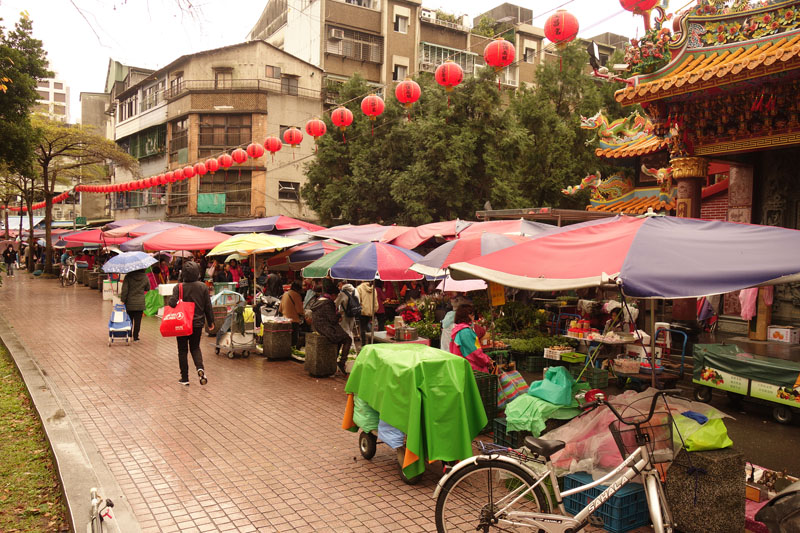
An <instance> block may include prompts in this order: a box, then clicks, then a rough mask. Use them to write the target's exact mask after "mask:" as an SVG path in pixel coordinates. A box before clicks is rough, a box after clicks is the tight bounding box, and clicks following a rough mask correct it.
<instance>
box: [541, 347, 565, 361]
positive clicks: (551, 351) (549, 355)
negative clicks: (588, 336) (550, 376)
mask: <svg viewBox="0 0 800 533" xmlns="http://www.w3.org/2000/svg"><path fill="white" fill-rule="evenodd" d="M570 351H571V349H570V348H561V347H558V346H552V347H550V348H545V349H544V358H545V359H553V360H555V361H560V360H561V354H564V353H569V352H570Z"/></svg>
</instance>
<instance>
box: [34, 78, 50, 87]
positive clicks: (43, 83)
mask: <svg viewBox="0 0 800 533" xmlns="http://www.w3.org/2000/svg"><path fill="white" fill-rule="evenodd" d="M36 86H37V87H44V88H45V89H47V88H49V87H50V82H49V81H47V80H39V82H38V83H37V84H36Z"/></svg>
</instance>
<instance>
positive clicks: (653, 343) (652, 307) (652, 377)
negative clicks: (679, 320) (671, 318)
mask: <svg viewBox="0 0 800 533" xmlns="http://www.w3.org/2000/svg"><path fill="white" fill-rule="evenodd" d="M650 331H652V332H653V334H652V335H651V336H650V385H651V386H652V387H653V388H654V389H655V388H657V387H656V301H655V300H650Z"/></svg>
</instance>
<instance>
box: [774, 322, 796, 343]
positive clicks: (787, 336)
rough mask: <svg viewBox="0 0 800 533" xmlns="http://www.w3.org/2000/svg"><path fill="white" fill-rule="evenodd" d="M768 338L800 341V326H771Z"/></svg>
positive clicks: (787, 341) (792, 341) (781, 340)
mask: <svg viewBox="0 0 800 533" xmlns="http://www.w3.org/2000/svg"><path fill="white" fill-rule="evenodd" d="M767 340H769V341H776V342H786V343H790V344H797V343H798V342H800V328H796V327H794V326H769V328H767Z"/></svg>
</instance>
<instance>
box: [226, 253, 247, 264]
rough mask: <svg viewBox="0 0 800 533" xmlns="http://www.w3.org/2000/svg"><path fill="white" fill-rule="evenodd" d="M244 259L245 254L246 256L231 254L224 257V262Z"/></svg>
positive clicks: (245, 257)
mask: <svg viewBox="0 0 800 533" xmlns="http://www.w3.org/2000/svg"><path fill="white" fill-rule="evenodd" d="M244 259H247V256H246V255H242V254H231V255H229V256H228V257H226V258H225V262H226V263H230V262H231V261H233V260H236V261H242V260H244Z"/></svg>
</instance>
